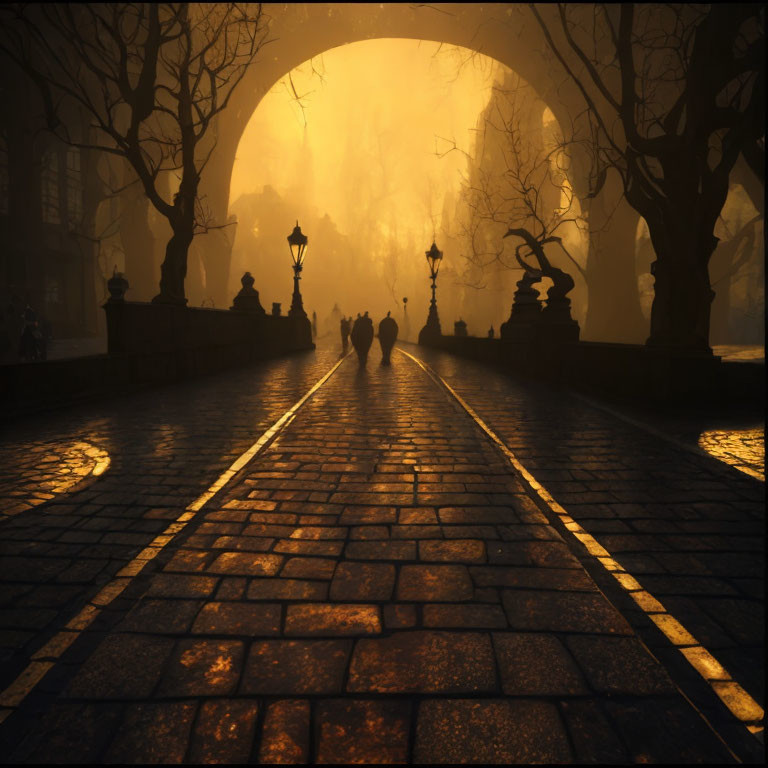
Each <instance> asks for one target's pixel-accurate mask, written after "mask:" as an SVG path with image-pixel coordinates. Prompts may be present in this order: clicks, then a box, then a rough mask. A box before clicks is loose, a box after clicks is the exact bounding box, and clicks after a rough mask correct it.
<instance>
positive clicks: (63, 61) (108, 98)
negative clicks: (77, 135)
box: [0, 3, 267, 304]
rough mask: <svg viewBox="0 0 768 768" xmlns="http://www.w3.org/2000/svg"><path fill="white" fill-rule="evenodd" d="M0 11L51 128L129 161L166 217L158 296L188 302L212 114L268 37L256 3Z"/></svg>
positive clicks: (10, 45)
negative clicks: (166, 183) (82, 133)
mask: <svg viewBox="0 0 768 768" xmlns="http://www.w3.org/2000/svg"><path fill="white" fill-rule="evenodd" d="M0 14H1V15H0V20H2V24H1V25H0V26H1V27H2V32H1V33H0V48H1V49H2V50H4V51H5V52H6V53H7V54H8V55H9V56H10V57H11V58H12V59H13V60H14V61H15V62H16V63H17V64H18V65H19V66H20V67H21V68H22V69H23V70H24V71H25V72H26V73H27V74H28V75H29V77H30V78H31V79H32V80H33V81H34V82H35V84H36V85H37V86H38V88H39V89H40V92H41V95H42V100H43V104H44V109H45V114H46V118H47V121H48V126H49V128H50V129H51V130H52V131H53V132H54V133H56V135H57V136H58V137H59V138H60V139H62V140H63V141H65V142H67V143H69V144H71V145H73V146H78V147H82V148H87V149H98V150H101V151H103V152H107V153H111V154H113V155H118V156H121V157H124V158H125V159H126V160H127V161H128V162H129V163H130V165H131V166H132V168H133V170H134V171H135V173H136V175H137V176H138V179H139V182H140V183H141V185H142V187H143V189H144V192H145V194H146V196H147V198H148V199H149V201H150V202H151V203H152V205H153V206H154V207H155V208H156V209H157V210H158V211H159V213H160V214H162V215H163V216H164V217H165V218H166V219H167V220H168V222H169V224H170V226H171V230H172V236H171V238H170V240H169V241H168V243H167V245H166V250H165V259H164V261H163V264H162V268H161V279H160V292H159V294H158V295H157V296H156V297H155V298H154V301H156V302H162V303H174V304H185V303H186V298H185V297H184V280H185V277H186V272H187V254H188V250H189V246H190V244H191V242H192V239H193V237H194V236H195V234H197V233H201V232H205V231H207V230H208V229H209V228H210V226H211V223H210V214H209V213H208V212H207V210H206V206H205V201H202V200H200V198H199V197H198V188H199V184H200V176H201V173H202V172H203V170H204V169H205V165H206V163H207V161H208V158H209V157H210V154H211V151H212V149H213V147H214V145H215V136H214V135H213V134H214V133H215V118H216V116H217V115H218V114H219V113H220V112H221V111H222V110H224V109H225V108H226V107H227V104H228V102H229V99H230V97H231V96H232V93H233V91H234V89H235V88H236V87H237V85H238V83H239V82H240V81H241V80H242V78H243V76H244V74H245V72H246V70H247V68H248V67H249V66H250V65H251V63H252V62H253V61H254V59H255V57H256V55H257V53H258V51H259V49H260V48H261V46H262V45H264V43H265V42H266V26H267V25H266V18H265V16H264V14H263V13H262V7H261V4H250V3H246V4H238V3H205V4H204V3H201V4H189V3H137V4H134V3H114V4H110V3H83V4H51V5H44V4H33V5H27V4H13V5H7V6H3V7H2V9H1V10H0ZM67 103H73V104H75V105H78V106H79V107H80V108H81V109H83V110H85V112H86V113H87V114H88V115H89V117H90V119H91V131H90V135H89V136H87V137H84V138H83V139H82V140H74V139H73V138H72V137H71V136H70V134H69V131H68V130H67V125H66V123H65V122H64V121H63V120H62V119H61V111H62V107H63V106H64V105H65V104H67ZM165 171H176V172H178V176H179V187H178V191H177V192H175V193H174V194H173V195H172V197H171V196H169V195H167V194H164V192H163V189H162V187H161V186H160V185H159V184H158V177H159V176H160V174H161V173H163V172H165ZM169 197H170V199H169Z"/></svg>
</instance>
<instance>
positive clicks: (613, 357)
mask: <svg viewBox="0 0 768 768" xmlns="http://www.w3.org/2000/svg"><path fill="white" fill-rule="evenodd" d="M427 346H433V347H436V348H438V349H442V350H445V351H446V352H450V353H451V354H454V355H458V356H460V357H466V358H470V359H473V360H479V361H482V362H486V363H491V364H493V365H496V366H500V367H502V368H504V369H506V370H508V371H509V372H510V373H515V374H517V375H520V376H524V377H530V378H544V379H547V380H548V381H552V382H555V383H558V384H561V385H563V386H568V387H572V388H574V389H579V390H583V391H586V392H594V393H597V394H601V395H606V396H610V397H615V398H624V399H638V400H650V401H655V402H676V401H677V402H680V401H689V400H700V401H707V400H717V399H723V398H738V399H750V400H756V399H762V398H763V396H764V386H765V365H764V364H760V363H739V362H722V361H721V359H720V358H719V357H716V356H714V355H706V354H703V353H682V352H679V351H670V350H662V349H657V348H654V347H647V346H645V345H641V344H613V343H602V342H589V341H579V342H575V343H566V344H553V345H536V344H531V343H526V342H509V341H505V340H502V339H488V338H475V337H472V336H467V337H456V336H442V337H440V339H439V340H435V341H434V342H433V343H432V344H429V345H427Z"/></svg>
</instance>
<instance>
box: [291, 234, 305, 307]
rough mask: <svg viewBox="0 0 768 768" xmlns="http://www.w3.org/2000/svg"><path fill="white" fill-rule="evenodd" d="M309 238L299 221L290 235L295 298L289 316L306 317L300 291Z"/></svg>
mask: <svg viewBox="0 0 768 768" xmlns="http://www.w3.org/2000/svg"><path fill="white" fill-rule="evenodd" d="M307 242H308V238H307V236H306V235H305V234H303V233H302V231H301V227H300V226H299V222H298V221H297V222H296V226H295V227H294V228H293V232H291V234H290V235H288V246H289V247H290V249H291V258H292V259H293V298H292V300H291V308H290V310H289V311H288V315H289V317H306V316H307V313H306V312H305V311H304V305H303V303H302V301H301V293H300V292H299V280H301V270H302V267H303V266H304V256H305V255H306V252H307Z"/></svg>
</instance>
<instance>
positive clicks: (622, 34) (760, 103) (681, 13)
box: [530, 3, 765, 350]
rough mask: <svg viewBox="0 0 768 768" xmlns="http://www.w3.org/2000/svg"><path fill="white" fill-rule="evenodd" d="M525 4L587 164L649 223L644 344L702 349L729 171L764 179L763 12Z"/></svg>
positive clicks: (758, 8)
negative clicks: (557, 71) (563, 82)
mask: <svg viewBox="0 0 768 768" xmlns="http://www.w3.org/2000/svg"><path fill="white" fill-rule="evenodd" d="M530 8H531V11H532V13H533V15H534V17H535V18H536V20H537V21H538V23H539V25H540V26H541V29H542V30H543V32H544V36H545V38H546V41H547V44H548V47H549V49H550V50H551V52H552V53H553V54H554V58H555V59H556V60H557V61H558V62H559V64H560V65H561V67H562V69H563V70H564V72H565V74H566V78H567V80H568V81H569V82H570V83H571V85H575V86H576V88H577V89H578V91H579V92H580V94H581V96H582V97H583V100H584V103H585V105H586V108H587V117H588V123H589V135H591V138H592V140H593V145H594V149H593V151H594V157H595V159H596V160H597V162H599V163H600V164H601V165H602V166H603V167H613V168H615V169H616V170H618V172H619V173H620V174H621V177H622V180H623V184H624V191H625V195H626V198H627V201H628V202H629V204H630V205H631V206H632V207H633V208H634V209H635V210H637V211H638V212H639V213H640V214H641V215H642V216H643V218H644V219H645V220H646V222H647V224H648V229H649V232H650V236H651V241H652V243H653V248H654V251H655V253H656V261H655V262H654V265H653V268H652V272H653V275H654V277H655V295H654V302H653V308H652V312H651V335H650V338H649V339H648V343H649V344H654V345H664V346H671V347H677V348H689V349H701V350H708V349H709V322H710V306H711V302H712V298H713V296H714V294H713V292H712V290H711V286H710V281H709V274H708V264H709V260H710V258H711V256H712V253H713V252H714V250H715V248H716V246H717V238H716V237H715V235H714V228H715V224H716V222H717V218H718V216H719V215H720V212H721V210H722V208H723V205H724V204H725V200H726V197H727V194H728V187H729V175H730V173H731V170H732V169H733V167H734V164H735V163H736V160H737V158H738V157H739V154H740V153H744V157H745V158H746V160H747V162H748V163H749V164H750V166H752V167H753V169H755V168H757V166H758V165H759V166H760V168H759V173H763V172H764V171H763V167H762V166H763V162H764V134H765V37H764V17H765V7H764V6H763V5H759V4H754V5H746V4H736V3H729V4H727V5H726V4H712V5H662V4H655V3H654V4H637V5H636V4H633V3H622V4H620V5H601V4H590V5H563V4H558V5H557V6H544V5H541V6H535V5H531V6H530ZM553 64H554V62H553ZM761 152H762V158H763V161H762V162H760V157H761V154H760V153H761ZM756 172H757V171H756Z"/></svg>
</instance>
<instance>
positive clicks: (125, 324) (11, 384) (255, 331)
mask: <svg viewBox="0 0 768 768" xmlns="http://www.w3.org/2000/svg"><path fill="white" fill-rule="evenodd" d="M109 288H110V292H111V294H112V297H111V298H110V299H109V300H108V301H107V303H106V304H105V305H104V311H105V312H106V315H107V354H106V355H93V356H90V357H80V358H73V359H69V360H49V361H43V362H34V363H21V364H14V365H3V366H0V400H1V401H2V403H3V406H4V407H3V408H2V409H0V421H2V420H3V419H4V418H6V417H8V418H14V417H16V416H18V415H22V414H25V413H29V412H31V411H35V410H39V409H40V408H47V407H51V406H56V405H66V404H68V403H71V402H74V401H77V400H82V399H87V398H92V397H97V396H102V395H108V394H112V393H116V392H128V391H131V390H135V389H140V388H142V387H146V386H150V385H153V384H161V383H165V382H171V381H181V380H185V379H189V378H192V377H194V376H198V375H202V374H207V373H214V372H216V371H221V370H225V369H227V368H234V367H237V366H241V365H247V364H249V363H253V362H256V361H258V360H263V359H266V358H270V357H279V356H282V355H286V354H291V353H294V352H300V351H302V350H311V349H314V348H315V345H314V344H313V343H312V327H311V324H310V321H309V319H308V318H307V317H306V316H291V315H288V316H283V315H279V314H277V312H278V311H279V306H277V305H276V306H274V307H273V314H271V315H267V314H265V313H264V310H263V309H262V307H261V305H260V304H259V299H258V292H257V291H254V290H253V279H252V278H251V277H250V275H248V274H247V273H246V275H245V276H244V277H243V290H242V291H241V292H240V293H239V294H238V296H237V297H235V300H234V306H233V308H232V309H229V310H225V309H207V308H201V307H185V306H175V305H169V304H150V303H144V302H134V301H125V300H124V298H123V296H124V294H125V289H126V288H127V282H126V281H125V280H124V278H122V276H120V275H118V274H117V273H116V274H115V275H114V276H113V278H112V280H110V284H109Z"/></svg>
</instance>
